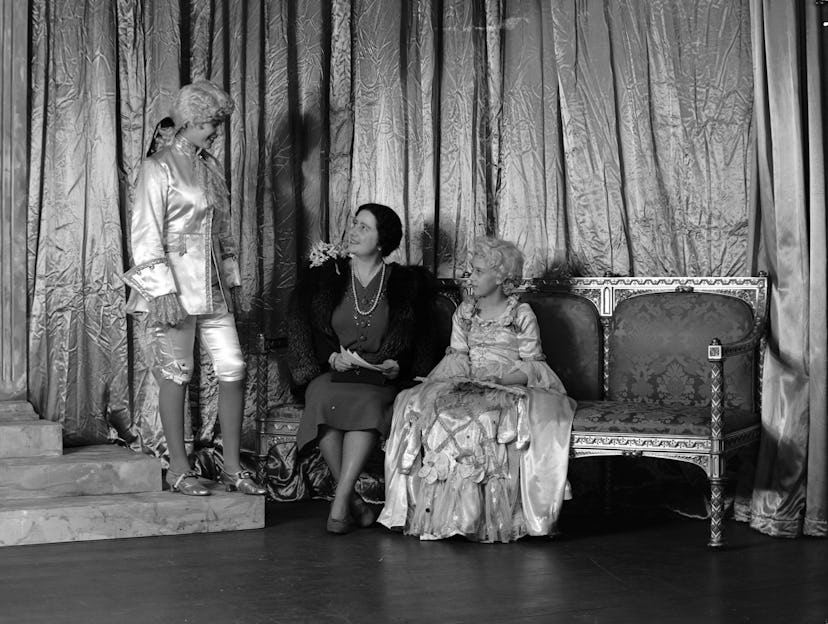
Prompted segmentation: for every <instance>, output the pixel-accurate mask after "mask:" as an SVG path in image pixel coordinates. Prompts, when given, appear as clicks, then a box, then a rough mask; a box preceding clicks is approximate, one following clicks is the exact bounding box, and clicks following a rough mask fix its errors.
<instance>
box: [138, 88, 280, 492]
mask: <svg viewBox="0 0 828 624" xmlns="http://www.w3.org/2000/svg"><path fill="white" fill-rule="evenodd" d="M232 110H233V100H232V99H231V98H230V96H229V95H228V94H227V93H225V92H224V91H223V90H221V89H219V88H218V87H217V86H216V85H214V84H213V83H212V82H210V81H208V80H201V81H198V82H194V83H193V84H190V85H186V86H184V87H182V88H181V90H180V91H179V92H178V95H177V96H176V98H175V102H174V104H173V112H172V118H173V121H174V123H175V136H174V137H173V138H172V140H171V141H170V142H169V143H168V144H166V145H162V146H161V147H160V148H159V149H157V151H155V152H154V153H152V155H151V156H150V157H149V158H147V159H146V160H145V161H144V162H143V163H142V165H141V170H140V173H139V175H138V182H137V186H136V189H135V196H134V201H133V205H132V215H131V220H130V224H131V227H130V236H129V247H130V252H131V257H132V267H131V268H130V269H129V271H127V272H126V273H125V274H124V281H125V282H126V283H127V284H128V285H129V286H130V287H131V289H132V292H131V294H130V298H129V301H128V303H127V312H128V313H130V314H133V315H135V317H136V327H137V331H139V332H141V333H143V344H144V345H145V346H146V352H147V359H148V362H149V364H150V366H151V367H152V372H153V375H154V376H155V378H156V380H157V381H158V386H159V396H158V407H159V412H160V416H161V424H162V426H163V428H164V436H165V438H166V440H167V449H168V451H169V456H170V465H169V469H168V470H167V476H166V479H167V483H168V484H169V485H170V488H171V489H172V491H174V492H180V493H182V494H187V495H189V496H207V495H209V494H210V491H209V490H208V489H207V488H205V487H204V486H203V485H202V484H201V483H200V482H199V480H198V478H197V475H196V473H195V472H194V471H193V470H192V469H191V467H190V462H189V458H188V456H187V452H186V449H185V446H184V394H185V391H186V387H187V383H188V382H189V381H190V378H191V377H192V374H193V366H194V354H193V347H194V342H195V338H196V336H198V338H199V341H200V344H201V346H202V348H204V349H205V350H206V351H207V352H208V353H209V354H210V357H211V359H212V361H213V366H214V368H215V371H216V377H217V378H218V382H219V422H220V424H221V432H222V442H223V451H224V458H223V459H224V466H223V470H222V473H221V477H220V478H221V481H222V482H223V483H224V485H225V486H226V487H227V489H228V490H238V491H240V492H243V493H245V494H256V495H262V494H264V493H265V490H264V488H262V487H260V486H259V485H257V484H256V483H255V482H254V481H253V478H252V476H253V475H252V474H251V473H250V472H249V471H245V470H242V468H241V465H240V460H239V448H240V441H241V424H242V416H243V405H244V377H245V365H244V358H243V356H242V352H241V347H240V345H239V338H238V335H237V333H236V324H235V319H234V317H233V309H234V301H237V302H240V301H241V297H240V296H237V295H240V294H241V293H240V288H241V279H240V275H239V268H238V263H237V260H236V245H235V242H234V240H233V237H232V234H231V231H230V203H229V197H228V192H227V186H226V184H225V182H224V175H223V174H222V171H221V167H220V165H219V163H218V162H217V161H216V159H215V158H214V157H213V156H212V155H210V153H209V152H208V151H207V150H208V149H209V148H210V146H211V145H212V143H213V140H214V139H215V137H216V134H217V132H218V130H219V128H220V127H221V124H222V123H223V122H224V120H225V118H227V117H228V116H229V115H230V113H231V112H232ZM158 130H159V131H160V130H161V128H159V129H158ZM158 138H159V136H158V135H156V137H154V141H153V142H154V144H155V143H156V141H157V140H158ZM161 143H164V141H162V142H161Z"/></svg>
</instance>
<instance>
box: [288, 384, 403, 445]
mask: <svg viewBox="0 0 828 624" xmlns="http://www.w3.org/2000/svg"><path fill="white" fill-rule="evenodd" d="M396 396H397V388H395V387H394V386H391V385H388V386H376V385H373V384H364V383H335V382H333V381H331V374H330V373H323V374H322V375H320V376H319V377H317V378H316V379H314V380H313V381H312V382H310V384H309V385H308V388H307V390H306V391H305V411H304V413H303V414H302V421H301V422H300V423H299V432H298V433H297V435H296V445H297V448H299V449H301V448H302V447H304V446H305V445H306V444H308V443H309V442H312V441H313V440H315V439H316V438H317V436H318V435H319V427H320V426H327V427H331V428H333V429H340V430H342V431H364V430H370V429H374V430H376V431H377V432H379V434H380V436H381V437H383V438H384V437H386V436H387V435H388V430H389V429H390V427H391V413H392V410H393V407H394V398H395V397H396Z"/></svg>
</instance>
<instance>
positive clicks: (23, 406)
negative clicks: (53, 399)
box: [0, 401, 37, 420]
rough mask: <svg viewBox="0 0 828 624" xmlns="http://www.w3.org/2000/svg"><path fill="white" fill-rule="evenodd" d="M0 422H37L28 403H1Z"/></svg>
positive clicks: (35, 415)
mask: <svg viewBox="0 0 828 624" xmlns="http://www.w3.org/2000/svg"><path fill="white" fill-rule="evenodd" d="M0 420H37V414H36V413H35V411H34V408H33V407H32V404H31V403H29V402H28V401H0Z"/></svg>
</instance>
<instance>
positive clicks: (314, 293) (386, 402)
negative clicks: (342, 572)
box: [288, 204, 434, 533]
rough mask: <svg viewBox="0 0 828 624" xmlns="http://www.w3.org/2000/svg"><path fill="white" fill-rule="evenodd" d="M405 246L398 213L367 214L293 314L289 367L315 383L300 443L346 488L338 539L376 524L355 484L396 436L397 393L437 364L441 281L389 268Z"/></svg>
mask: <svg viewBox="0 0 828 624" xmlns="http://www.w3.org/2000/svg"><path fill="white" fill-rule="evenodd" d="M401 238H402V224H401V223H400V219H399V217H398V216H397V214H396V213H395V212H394V211H393V210H392V209H391V208H388V207H387V206H382V205H380V204H364V205H362V206H360V208H359V209H358V210H357V212H356V215H355V216H354V219H353V221H352V224H351V228H350V230H349V233H348V236H347V237H346V239H345V242H346V243H347V253H348V255H349V256H350V257H338V256H337V254H330V256H328V257H323V258H322V259H319V258H316V260H315V261H313V262H312V264H311V267H310V268H309V269H308V270H307V272H306V273H305V275H303V276H302V277H301V278H300V281H299V283H298V284H297V286H296V289H295V291H294V294H293V296H292V297H291V301H290V305H289V308H288V345H289V349H288V366H289V368H290V372H291V377H292V378H293V382H294V384H296V385H297V386H306V385H307V388H306V389H305V410H304V414H303V416H302V421H301V423H300V426H299V432H298V435H297V440H296V444H297V447H298V448H299V449H300V450H301V449H302V447H304V446H306V445H307V444H308V443H310V442H313V441H314V440H317V441H318V443H319V450H320V452H321V454H322V457H323V458H324V459H325V462H326V463H327V464H328V467H329V468H330V471H331V474H332V475H333V477H334V479H335V480H336V482H337V486H336V493H335V495H334V500H333V503H332V504H331V509H330V514H329V516H328V521H327V530H328V531H329V532H331V533H347V532H349V531H351V530H352V529H353V528H355V527H357V526H361V527H365V526H370V525H371V524H373V523H374V521H375V519H376V515H375V513H374V511H373V510H372V509H371V508H370V507H369V506H368V505H367V504H366V503H365V501H364V500H363V499H362V498H361V497H360V496H359V494H357V492H356V491H355V489H354V486H355V484H356V480H357V478H358V477H359V475H360V473H361V472H362V469H363V467H364V466H365V463H366V461H367V459H368V457H369V455H370V453H371V452H372V451H373V450H374V448H375V446H376V444H377V441H378V440H379V438H380V437H385V436H386V435H387V433H388V429H389V426H390V423H391V412H392V408H393V405H394V398H395V397H396V395H397V392H398V390H399V389H400V388H401V387H404V386H405V385H406V382H407V381H410V380H411V379H412V378H413V377H414V376H416V375H423V374H426V373H428V371H429V370H430V368H431V366H432V364H433V357H434V354H433V344H434V341H433V340H432V331H431V328H432V327H433V322H432V314H431V311H432V304H433V277H432V276H431V274H430V273H428V271H426V270H425V269H423V268H420V267H410V266H402V265H399V264H397V263H393V262H392V263H386V262H385V261H384V258H385V257H386V256H388V255H389V254H390V253H392V252H393V251H394V250H395V249H397V247H398V246H399V244H400V240H401ZM354 354H355V355H354ZM360 358H361V360H362V361H360ZM366 363H367V364H368V365H370V367H367V366H366V365H365V364H366Z"/></svg>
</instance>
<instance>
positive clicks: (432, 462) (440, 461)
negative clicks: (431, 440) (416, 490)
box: [417, 451, 457, 483]
mask: <svg viewBox="0 0 828 624" xmlns="http://www.w3.org/2000/svg"><path fill="white" fill-rule="evenodd" d="M456 463H457V462H456V461H455V459H454V458H453V457H451V456H450V455H449V454H448V453H446V452H444V451H441V452H438V453H435V452H434V451H427V452H426V454H425V457H423V466H422V468H420V471H419V472H418V473H417V476H418V477H420V478H421V479H423V480H424V481H425V482H426V483H434V482H435V481H445V480H446V479H447V478H448V476H449V473H450V472H451V471H452V469H453V468H454V465H455V464H456Z"/></svg>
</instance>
